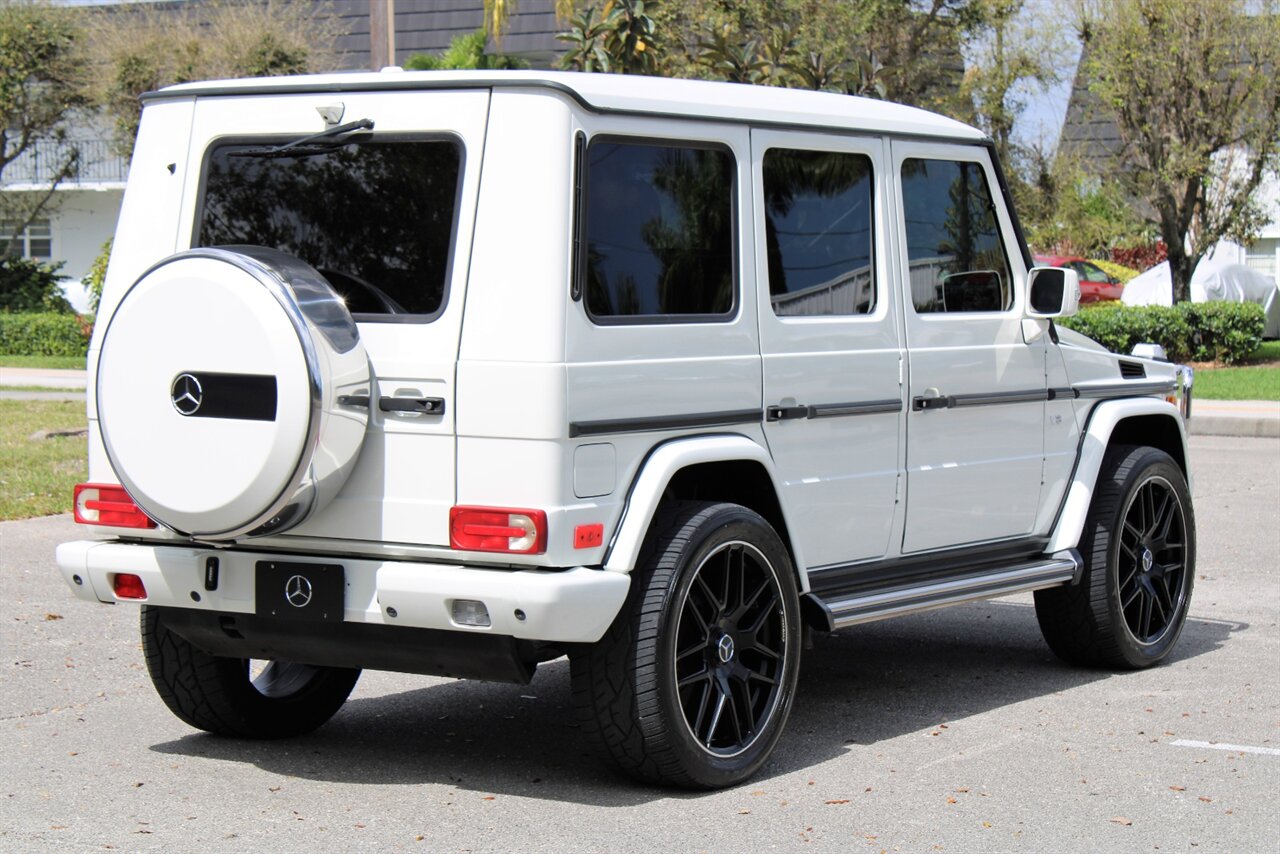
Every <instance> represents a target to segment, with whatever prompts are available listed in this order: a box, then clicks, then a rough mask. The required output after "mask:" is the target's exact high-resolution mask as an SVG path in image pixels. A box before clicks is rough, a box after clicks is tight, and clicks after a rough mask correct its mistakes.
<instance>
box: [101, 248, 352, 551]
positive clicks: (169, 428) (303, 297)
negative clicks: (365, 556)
mask: <svg viewBox="0 0 1280 854" xmlns="http://www.w3.org/2000/svg"><path fill="white" fill-rule="evenodd" d="M96 382H97V386H96V393H97V409H98V419H99V426H100V429H101V432H102V439H103V443H104V445H105V449H106V453H107V457H108V458H109V460H110V462H111V465H112V467H113V468H114V469H115V472H116V474H117V475H118V476H119V477H120V481H121V483H122V484H123V485H124V487H125V489H127V490H128V491H129V494H130V495H131V496H132V497H133V499H134V501H136V502H137V503H138V506H139V507H141V508H142V509H143V510H144V511H145V512H146V513H147V515H149V516H151V518H153V519H155V520H156V521H157V522H159V523H161V524H163V525H165V526H166V527H168V528H171V529H172V530H174V531H177V532H178V533H181V534H185V535H188V536H191V537H194V538H199V539H205V540H213V541H221V540H232V539H236V538H238V537H242V536H258V535H263V534H268V533H271V534H274V533H279V532H281V531H284V530H287V529H288V528H291V527H293V526H295V525H297V524H299V523H301V522H302V521H303V520H305V519H306V518H307V517H309V516H310V515H311V514H312V513H314V512H315V511H316V510H318V509H319V508H320V507H321V506H322V505H323V504H324V503H326V502H327V501H328V500H329V499H331V498H332V497H333V496H334V495H335V494H336V493H337V491H338V489H339V488H341V486H342V483H343V482H344V481H345V480H346V478H347V475H348V474H349V473H350V471H351V468H352V467H353V466H354V464H355V460H356V457H357V455H358V454H359V451H360V443H361V441H362V440H363V438H364V433H365V427H366V425H367V421H368V409H367V408H365V407H361V406H359V405H354V406H353V405H344V404H342V403H339V398H340V397H343V396H345V395H353V396H362V397H363V398H364V400H365V401H367V400H368V395H369V388H370V385H369V359H368V356H367V355H366V354H365V350H364V346H363V345H362V344H361V343H360V338H359V334H358V332H357V331H356V325H355V322H354V321H353V320H352V319H351V315H350V314H349V313H348V312H347V309H346V307H345V306H344V305H343V302H342V299H341V297H339V296H338V295H337V294H336V293H334V291H333V289H332V288H331V287H330V286H329V283H328V282H327V281H326V280H325V279H324V277H323V276H321V275H320V274H319V273H318V272H316V270H315V269H314V268H312V267H310V266H309V265H307V264H306V263H304V262H302V261H299V260H298V259H297V258H294V257H292V256H290V255H286V254H284V253H282V252H279V251H277V250H274V249H267V248H264V247H257V246H235V247H219V248H207V249H193V250H190V251H187V252H181V253H178V254H177V255H173V256H171V257H170V258H167V259H165V260H164V261H161V262H160V263H159V264H157V265H155V266H154V267H152V268H151V269H150V270H148V271H147V272H146V273H144V274H143V275H142V277H141V278H139V279H138V281H137V282H135V283H134V285H133V286H132V287H131V288H130V289H129V291H128V292H127V293H126V294H125V295H124V298H123V299H122V300H121V302H120V304H119V306H118V307H117V308H116V310H115V313H114V314H113V315H112V317H111V321H110V325H109V326H108V327H107V331H106V333H105V334H104V335H103V338H102V347H101V352H100V354H99V357H98V375H97V380H96ZM347 403H348V404H350V403H351V401H347Z"/></svg>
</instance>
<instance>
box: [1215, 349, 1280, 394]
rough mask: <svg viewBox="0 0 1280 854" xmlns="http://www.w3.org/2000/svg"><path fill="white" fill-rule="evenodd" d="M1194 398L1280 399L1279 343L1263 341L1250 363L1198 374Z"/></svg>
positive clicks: (1251, 357) (1249, 360)
mask: <svg viewBox="0 0 1280 854" xmlns="http://www.w3.org/2000/svg"><path fill="white" fill-rule="evenodd" d="M1194 395H1195V397H1198V398H1202V399H1204V400H1280V341H1264V342H1262V346H1261V347H1259V348H1258V349H1257V350H1255V351H1254V352H1253V355H1252V356H1250V357H1249V359H1248V362H1247V363H1246V364H1244V365H1237V366H1234V367H1230V368H1201V369H1200V370H1198V371H1196V384H1195V391H1194Z"/></svg>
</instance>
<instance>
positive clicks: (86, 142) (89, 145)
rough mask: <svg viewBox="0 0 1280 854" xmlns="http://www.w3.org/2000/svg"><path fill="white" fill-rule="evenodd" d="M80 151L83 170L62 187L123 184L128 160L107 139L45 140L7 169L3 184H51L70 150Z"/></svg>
mask: <svg viewBox="0 0 1280 854" xmlns="http://www.w3.org/2000/svg"><path fill="white" fill-rule="evenodd" d="M70 146H75V147H76V148H78V149H79V150H80V168H79V170H78V172H77V173H76V174H75V175H73V176H71V177H70V178H67V179H66V180H65V181H63V182H62V183H61V184H59V186H66V187H73V186H76V185H83V184H123V183H124V181H125V178H127V177H128V175H129V161H128V160H127V159H126V158H124V157H121V156H120V155H119V154H118V153H117V152H116V150H115V148H114V146H113V144H112V142H111V141H110V140H106V139H81V140H74V141H69V142H55V141H53V140H43V141H40V142H37V143H36V144H35V145H33V146H31V147H30V148H28V149H27V150H26V151H24V152H23V153H22V156H21V157H19V158H18V159H17V160H15V161H13V162H12V163H10V164H9V165H8V166H6V167H5V170H4V175H3V177H0V184H3V185H5V186H8V185H11V184H48V183H49V182H50V181H52V180H53V179H54V177H55V176H56V175H57V173H58V170H59V169H61V168H62V164H63V163H65V162H66V158H67V149H68V147H70Z"/></svg>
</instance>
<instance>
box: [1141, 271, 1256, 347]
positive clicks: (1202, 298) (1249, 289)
mask: <svg viewBox="0 0 1280 854" xmlns="http://www.w3.org/2000/svg"><path fill="white" fill-rule="evenodd" d="M1172 281H1173V280H1172V277H1171V276H1170V273H1169V262H1168V261H1162V262H1160V263H1159V264H1157V265H1156V266H1154V267H1152V268H1151V269H1150V270H1147V271H1146V272H1145V273H1142V274H1140V275H1138V276H1135V277H1134V278H1133V279H1131V280H1130V281H1129V283H1128V284H1127V285H1125V286H1124V295H1123V296H1122V297H1121V301H1122V302H1124V304H1125V305H1172V304H1173V285H1172ZM1213 300H1225V301H1227V302H1256V303H1257V304H1258V305H1260V306H1262V310H1263V312H1264V313H1265V314H1266V317H1267V322H1266V326H1265V328H1264V329H1263V332H1262V337H1264V338H1280V287H1277V285H1276V282H1275V280H1273V279H1271V278H1269V277H1267V276H1265V275H1263V274H1262V273H1259V272H1258V271H1257V270H1254V269H1251V268H1250V267H1246V266H1245V265H1244V264H1229V263H1227V262H1225V261H1217V260H1214V259H1213V258H1204V259H1202V260H1201V261H1200V263H1199V264H1198V265H1197V266H1196V271H1195V273H1194V274H1193V275H1192V276H1191V301H1192V302H1211V301H1213Z"/></svg>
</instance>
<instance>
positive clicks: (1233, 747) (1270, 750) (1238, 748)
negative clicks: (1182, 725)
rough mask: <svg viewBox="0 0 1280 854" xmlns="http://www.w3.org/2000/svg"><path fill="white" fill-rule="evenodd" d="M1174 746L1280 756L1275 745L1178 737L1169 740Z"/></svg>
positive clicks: (1279, 751) (1279, 750)
mask: <svg viewBox="0 0 1280 854" xmlns="http://www.w3.org/2000/svg"><path fill="white" fill-rule="evenodd" d="M1169 743H1170V744H1172V745H1173V746H1174V747H1207V748H1208V749H1209V750H1226V751H1228V752H1230V753H1261V754H1262V755H1263V756H1280V749H1277V748H1275V747H1250V746H1249V745H1247V744H1227V743H1226V742H1225V741H1191V740H1190V739H1186V738H1180V739H1178V740H1177V741H1171V742H1169Z"/></svg>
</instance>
